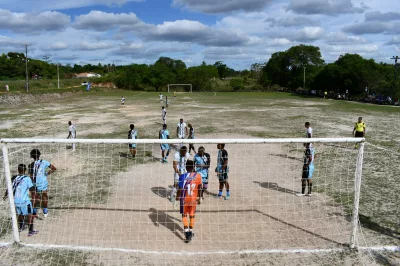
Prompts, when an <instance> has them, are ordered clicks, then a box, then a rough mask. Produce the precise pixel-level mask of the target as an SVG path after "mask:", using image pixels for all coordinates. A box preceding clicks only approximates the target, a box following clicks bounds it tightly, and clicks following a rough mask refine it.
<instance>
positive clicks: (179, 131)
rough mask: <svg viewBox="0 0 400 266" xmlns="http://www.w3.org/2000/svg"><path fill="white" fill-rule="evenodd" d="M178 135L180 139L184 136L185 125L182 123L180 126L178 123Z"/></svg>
mask: <svg viewBox="0 0 400 266" xmlns="http://www.w3.org/2000/svg"><path fill="white" fill-rule="evenodd" d="M178 135H179V136H180V137H182V138H184V137H185V136H186V123H185V122H183V123H182V124H181V123H180V122H179V123H178Z"/></svg>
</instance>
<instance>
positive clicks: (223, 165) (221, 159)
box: [215, 143, 231, 200]
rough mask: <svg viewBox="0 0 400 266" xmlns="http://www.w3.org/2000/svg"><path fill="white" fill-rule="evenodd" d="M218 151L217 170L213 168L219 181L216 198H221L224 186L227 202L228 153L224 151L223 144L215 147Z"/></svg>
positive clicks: (229, 194) (228, 192)
mask: <svg viewBox="0 0 400 266" xmlns="http://www.w3.org/2000/svg"><path fill="white" fill-rule="evenodd" d="M217 149H218V157H217V168H215V172H216V173H217V176H218V180H219V191H218V196H217V197H218V198H222V190H223V189H224V186H225V188H226V196H225V200H228V199H229V197H230V196H231V193H230V191H229V182H228V173H229V167H228V152H227V151H226V150H225V144H223V143H220V144H218V145H217Z"/></svg>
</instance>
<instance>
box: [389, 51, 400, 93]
mask: <svg viewBox="0 0 400 266" xmlns="http://www.w3.org/2000/svg"><path fill="white" fill-rule="evenodd" d="M390 59H392V60H394V83H393V89H396V85H397V84H396V83H397V61H398V60H399V59H400V57H399V56H398V55H396V56H393V57H392V58H390Z"/></svg>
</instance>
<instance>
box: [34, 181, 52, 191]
mask: <svg viewBox="0 0 400 266" xmlns="http://www.w3.org/2000/svg"><path fill="white" fill-rule="evenodd" d="M48 188H49V183H48V182H45V183H40V184H35V189H36V193H42V192H45V191H47V189H48Z"/></svg>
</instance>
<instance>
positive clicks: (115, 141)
mask: <svg viewBox="0 0 400 266" xmlns="http://www.w3.org/2000/svg"><path fill="white" fill-rule="evenodd" d="M310 140H311V139H309V138H279V139H50V138H49V139H30V138H2V139H0V143H5V144H7V143H62V144H71V143H96V144H129V143H137V144H175V143H176V144H181V143H187V144H218V143H225V144H263V143H271V144H272V143H279V144H282V143H308V142H312V143H361V142H365V138H313V139H312V141H310Z"/></svg>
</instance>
